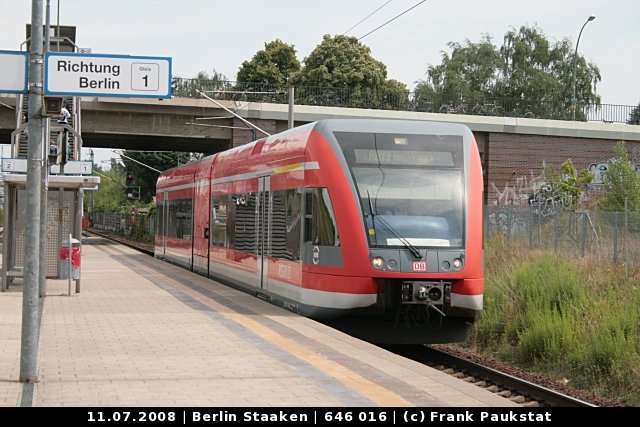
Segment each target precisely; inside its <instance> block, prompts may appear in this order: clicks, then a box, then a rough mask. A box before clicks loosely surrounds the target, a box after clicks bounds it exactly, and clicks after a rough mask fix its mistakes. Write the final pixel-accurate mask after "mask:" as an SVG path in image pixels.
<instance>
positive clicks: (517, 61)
mask: <svg viewBox="0 0 640 427" xmlns="http://www.w3.org/2000/svg"><path fill="white" fill-rule="evenodd" d="M449 48H450V50H451V53H450V54H449V53H447V52H442V63H441V64H439V65H435V66H430V67H429V68H428V70H427V78H426V80H423V81H419V82H418V83H417V85H416V89H415V92H414V96H415V98H416V99H420V100H422V101H423V102H425V100H426V99H431V100H433V102H436V103H444V102H453V103H454V105H455V104H456V103H460V102H462V100H464V102H465V103H466V105H467V106H473V105H476V104H479V103H480V104H485V103H490V104H494V105H495V104H496V103H498V107H499V108H500V109H501V110H503V111H504V112H506V113H512V114H514V115H519V116H524V115H526V114H525V113H528V114H533V115H534V116H536V117H543V118H556V119H568V118H570V117H571V115H572V111H571V109H570V104H571V102H570V100H571V98H572V96H573V93H572V91H573V59H574V50H573V43H572V42H571V41H570V40H568V39H564V40H562V41H560V42H557V43H551V42H550V41H549V40H548V39H547V38H546V37H545V35H544V34H543V32H542V31H541V30H540V29H538V28H536V27H525V26H522V27H520V29H519V30H518V31H516V30H515V29H512V30H511V31H509V32H507V33H506V34H505V36H504V39H503V43H502V46H501V47H497V46H494V45H493V43H492V41H491V38H490V37H489V36H487V35H485V36H483V38H482V39H481V40H480V42H478V43H472V42H470V41H469V40H467V41H466V44H465V45H461V44H459V43H453V42H452V43H449ZM600 80H601V76H600V70H599V69H598V67H597V66H595V65H594V64H592V63H588V62H587V61H586V60H585V59H584V57H583V56H581V55H580V54H578V57H577V61H576V96H577V98H578V107H579V108H578V111H577V112H576V118H577V119H579V120H584V119H585V114H584V112H583V110H582V109H580V105H585V104H600V97H599V96H598V95H597V94H596V84H597V83H598V82H599V81H600Z"/></svg>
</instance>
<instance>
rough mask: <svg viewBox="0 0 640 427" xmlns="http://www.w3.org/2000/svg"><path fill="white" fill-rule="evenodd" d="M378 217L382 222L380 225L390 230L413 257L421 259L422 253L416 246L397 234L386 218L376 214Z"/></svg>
mask: <svg viewBox="0 0 640 427" xmlns="http://www.w3.org/2000/svg"><path fill="white" fill-rule="evenodd" d="M378 219H379V220H380V222H382V225H384V226H385V228H386V229H387V230H389V231H390V232H391V234H393V235H394V236H396V237H397V238H398V240H400V241H401V242H402V244H403V245H405V246H406V248H407V249H409V252H411V255H413V257H414V258H415V259H422V255H421V254H420V251H419V250H418V248H416V247H415V246H413V245H412V244H411V242H409V241H408V240H407V239H405V238H404V237H402V236H401V235H400V234H398V232H397V231H396V230H395V228H393V227H392V226H391V224H389V222H387V220H386V219H384V218H383V217H382V216H378Z"/></svg>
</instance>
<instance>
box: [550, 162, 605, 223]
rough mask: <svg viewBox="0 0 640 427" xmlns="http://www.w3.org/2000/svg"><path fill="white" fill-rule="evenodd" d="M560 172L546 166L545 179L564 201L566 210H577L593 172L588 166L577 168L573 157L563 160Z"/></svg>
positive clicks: (563, 204) (591, 179)
mask: <svg viewBox="0 0 640 427" xmlns="http://www.w3.org/2000/svg"><path fill="white" fill-rule="evenodd" d="M560 172H561V173H558V172H557V171H556V170H555V169H554V168H552V167H547V168H545V171H544V176H545V180H546V182H547V183H548V184H550V185H551V188H552V189H553V190H554V191H555V192H556V194H557V195H558V197H559V199H560V201H562V206H563V208H564V210H567V211H575V210H576V209H577V208H578V205H579V204H580V202H581V201H582V196H583V195H584V190H585V188H586V186H587V185H588V184H590V183H591V182H592V181H593V178H594V177H593V174H592V173H591V172H590V171H589V169H587V168H582V169H580V170H577V169H576V167H575V166H574V165H573V162H572V161H571V159H567V160H565V161H564V162H562V165H561V166H560Z"/></svg>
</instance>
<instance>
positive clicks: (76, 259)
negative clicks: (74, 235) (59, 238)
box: [58, 239, 81, 279]
mask: <svg viewBox="0 0 640 427" xmlns="http://www.w3.org/2000/svg"><path fill="white" fill-rule="evenodd" d="M80 252H81V248H80V241H79V240H77V239H71V278H72V279H79V278H80ZM58 271H59V276H60V279H68V278H69V242H68V241H67V240H65V241H64V242H62V246H61V247H60V250H59V251H58Z"/></svg>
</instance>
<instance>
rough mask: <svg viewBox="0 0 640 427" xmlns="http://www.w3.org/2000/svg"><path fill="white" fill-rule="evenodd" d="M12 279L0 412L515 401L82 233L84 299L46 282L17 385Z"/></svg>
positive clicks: (1, 337)
mask: <svg viewBox="0 0 640 427" xmlns="http://www.w3.org/2000/svg"><path fill="white" fill-rule="evenodd" d="M17 282H18V284H16V285H12V286H10V287H9V290H8V292H4V293H0V406H25V402H28V404H29V405H32V406H51V407H67V406H80V407H89V406H90V407H96V406H150V407H160V406H182V407H212V406H216V407H269V406H271V407H281V406H300V407H327V406H331V407H373V406H381V407H398V406H419V407H443V406H457V407H482V406H493V407H504V406H518V405H517V404H515V403H513V402H511V401H510V400H508V399H505V398H502V397H500V396H498V395H496V394H493V393H490V392H488V391H486V390H484V389H482V388H479V387H476V386H473V385H472V384H469V383H466V382H464V381H462V380H460V379H457V378H454V377H452V376H450V375H447V374H445V373H442V372H440V371H438V370H436V369H432V368H430V367H427V366H424V365H422V364H419V363H417V362H413V361H411V360H407V359H405V358H403V357H400V356H396V355H394V354H392V353H390V352H388V351H386V350H383V349H380V348H378V347H376V346H374V345H371V344H369V343H366V342H363V341H360V340H358V339H355V338H352V337H350V336H348V335H345V334H343V333H341V332H339V331H336V330H334V329H331V328H329V327H327V326H325V325H323V324H320V323H317V322H315V321H313V320H310V319H307V318H304V317H300V316H297V315H295V314H293V313H290V312H288V311H285V310H283V309H280V308H278V307H276V306H273V305H271V304H269V303H267V302H265V301H262V300H260V299H257V298H255V297H252V296H250V295H248V294H245V293H243V292H240V291H237V290H235V289H232V288H229V287H227V286H224V285H221V284H219V283H217V282H215V281H213V280H211V279H207V278H204V277H201V276H199V275H197V274H194V273H190V272H188V271H186V270H184V269H181V268H179V267H176V266H173V265H171V264H168V263H166V262H163V261H159V260H156V259H154V258H152V257H150V256H148V255H144V254H140V253H138V252H136V251H135V250H133V249H130V248H127V247H125V246H122V245H119V244H117V243H114V242H111V241H108V240H106V239H103V238H100V237H85V238H84V239H83V248H82V287H81V292H80V293H78V294H74V293H72V295H71V296H69V295H67V281H66V280H49V281H48V283H47V297H46V298H45V303H44V308H43V315H42V320H41V332H40V345H39V356H38V366H39V375H38V382H37V383H36V384H35V385H34V386H28V385H27V386H24V385H22V384H20V383H19V382H18V377H19V364H20V329H21V310H22V289H21V285H20V281H17ZM73 288H74V286H72V291H73ZM25 393H31V395H29V396H26V395H25Z"/></svg>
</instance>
